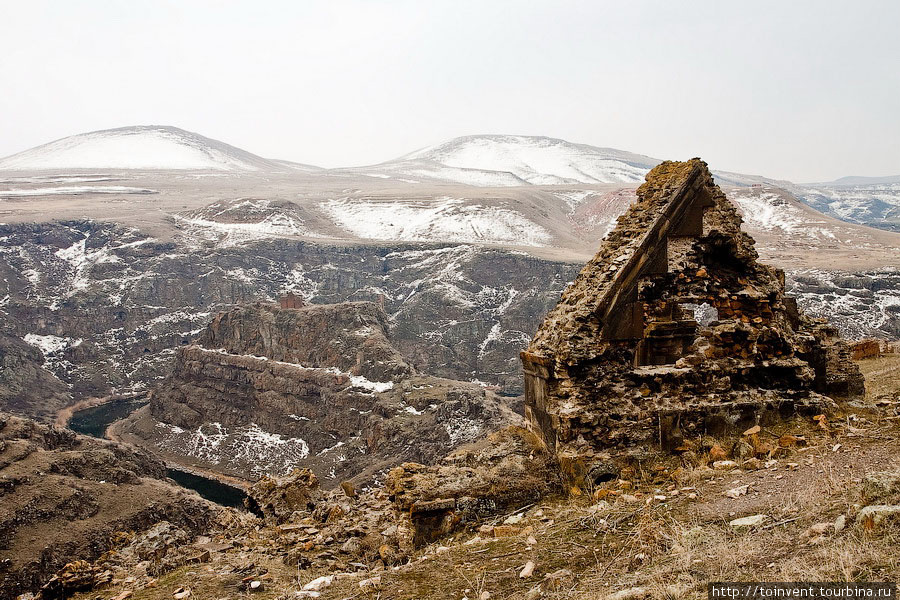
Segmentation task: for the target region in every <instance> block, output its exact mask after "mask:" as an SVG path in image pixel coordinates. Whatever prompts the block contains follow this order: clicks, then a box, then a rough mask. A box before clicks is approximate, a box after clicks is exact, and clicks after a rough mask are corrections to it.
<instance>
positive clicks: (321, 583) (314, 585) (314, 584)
mask: <svg viewBox="0 0 900 600" xmlns="http://www.w3.org/2000/svg"><path fill="white" fill-rule="evenodd" d="M333 581H334V575H323V576H322V577H316V578H315V579H313V580H312V581H310V582H309V583H307V584H306V585H304V586H303V589H304V590H306V591H312V592H319V591H321V590H324V589H325V588H327V587H328V586H330V585H331V583H332V582H333Z"/></svg>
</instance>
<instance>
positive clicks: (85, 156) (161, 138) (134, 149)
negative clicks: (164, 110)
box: [0, 125, 307, 171]
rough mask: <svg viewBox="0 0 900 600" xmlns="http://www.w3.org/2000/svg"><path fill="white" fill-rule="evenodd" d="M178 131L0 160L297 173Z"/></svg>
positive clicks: (84, 140) (89, 140) (7, 166)
mask: <svg viewBox="0 0 900 600" xmlns="http://www.w3.org/2000/svg"><path fill="white" fill-rule="evenodd" d="M298 167H299V168H302V169H307V167H305V166H303V165H290V164H289V163H284V162H282V161H273V160H267V159H265V158H261V157H259V156H256V155H255V154H251V153H250V152H247V151H245V150H241V149H240V148H235V147H234V146H230V145H228V144H226V143H224V142H220V141H218V140H214V139H211V138H208V137H204V136H202V135H199V134H197V133H192V132H190V131H185V130H183V129H179V128H177V127H168V126H160V125H147V126H136V127H121V128H118V129H105V130H102V131H92V132H90V133H81V134H78V135H73V136H70V137H66V138H62V139H60V140H56V141H55V142H50V143H48V144H43V145H41V146H37V147H35V148H32V149H30V150H25V151H24V152H19V153H18V154H13V155H12V156H8V157H6V158H3V159H0V170H17V171H26V170H27V171H46V170H66V169H140V170H170V169H171V170H214V171H268V170H286V169H294V168H298Z"/></svg>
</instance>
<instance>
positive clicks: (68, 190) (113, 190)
mask: <svg viewBox="0 0 900 600" xmlns="http://www.w3.org/2000/svg"><path fill="white" fill-rule="evenodd" d="M157 193H159V192H157V191H156V190H148V189H146V188H136V187H126V186H124V185H106V186H103V185H73V186H61V187H47V188H35V189H30V190H29V189H12V190H0V198H23V197H28V196H83V195H85V194H157Z"/></svg>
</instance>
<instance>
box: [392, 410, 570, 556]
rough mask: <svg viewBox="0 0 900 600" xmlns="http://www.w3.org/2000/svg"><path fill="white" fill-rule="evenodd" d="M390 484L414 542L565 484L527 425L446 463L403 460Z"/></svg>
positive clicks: (532, 499) (417, 543) (499, 434)
mask: <svg viewBox="0 0 900 600" xmlns="http://www.w3.org/2000/svg"><path fill="white" fill-rule="evenodd" d="M385 489H386V491H387V493H388V494H390V498H391V500H392V501H393V502H394V505H395V507H396V508H397V509H398V510H399V511H400V512H401V513H403V514H405V515H407V516H408V517H409V519H410V522H411V526H410V527H411V530H412V534H413V539H412V543H413V545H415V546H420V545H422V544H426V543H429V542H431V541H433V540H435V539H437V538H439V537H441V536H443V535H446V534H447V533H449V532H451V531H453V530H454V529H455V528H456V527H458V526H460V525H464V524H468V523H474V522H476V521H477V520H478V519H483V518H486V517H489V516H492V515H497V514H500V513H503V512H508V511H510V510H515V509H516V508H519V507H521V506H525V505H527V504H531V503H533V502H537V501H539V500H540V499H541V498H543V497H545V496H547V495H548V494H551V493H554V492H557V493H558V492H560V491H561V490H562V487H561V481H560V477H559V469H558V466H557V465H556V463H555V461H554V460H553V458H552V456H550V455H549V454H548V453H547V452H546V450H545V449H544V448H543V447H542V444H541V443H540V440H539V439H538V438H537V437H536V436H535V435H534V434H533V433H531V432H529V431H527V430H525V429H523V428H521V427H509V428H507V429H504V430H501V431H498V432H496V433H494V434H491V435H490V436H489V437H488V438H486V439H484V440H481V441H480V442H477V443H475V444H472V445H470V446H465V447H463V448H460V449H459V450H457V451H455V452H453V453H452V454H450V455H449V456H447V457H446V458H445V459H444V461H443V462H442V464H440V465H437V466H432V467H426V466H425V465H420V464H411V463H406V464H403V465H402V466H400V467H397V468H395V469H393V470H392V471H391V472H390V473H388V477H387V480H386V481H385Z"/></svg>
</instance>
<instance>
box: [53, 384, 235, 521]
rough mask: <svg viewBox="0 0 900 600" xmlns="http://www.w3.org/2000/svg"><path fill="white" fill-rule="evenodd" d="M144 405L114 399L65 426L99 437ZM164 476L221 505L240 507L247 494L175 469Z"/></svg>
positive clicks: (77, 414)
mask: <svg viewBox="0 0 900 600" xmlns="http://www.w3.org/2000/svg"><path fill="white" fill-rule="evenodd" d="M145 404H147V402H146V401H145V400H114V401H112V402H107V403H106V404H101V405H100V406H95V407H93V408H85V409H84V410H79V411H76V412H75V413H74V414H73V415H72V418H71V419H69V429H71V430H73V431H75V432H77V433H82V434H85V435H89V436H92V437H97V438H102V437H103V434H104V433H105V432H106V428H107V427H109V425H110V424H111V423H113V422H114V421H118V420H119V419H124V418H125V417H127V416H128V415H130V414H131V413H133V412H134V411H136V410H137V409H139V408H140V407H142V406H144V405H145ZM167 475H168V476H169V477H170V478H171V479H173V480H174V481H175V482H176V483H178V484H179V485H180V486H182V487H186V488H188V489H191V490H194V491H195V492H197V493H198V494H200V496H201V497H203V498H206V499H207V500H209V501H210V502H215V503H217V504H221V505H223V506H233V507H241V506H243V505H244V498H246V497H247V494H246V493H244V491H243V490H241V489H240V488H236V487H232V486H230V485H226V484H224V483H222V482H220V481H217V480H215V479H211V478H209V477H202V476H200V475H194V474H193V473H187V472H185V471H179V470H178V469H169V470H168V472H167Z"/></svg>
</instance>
